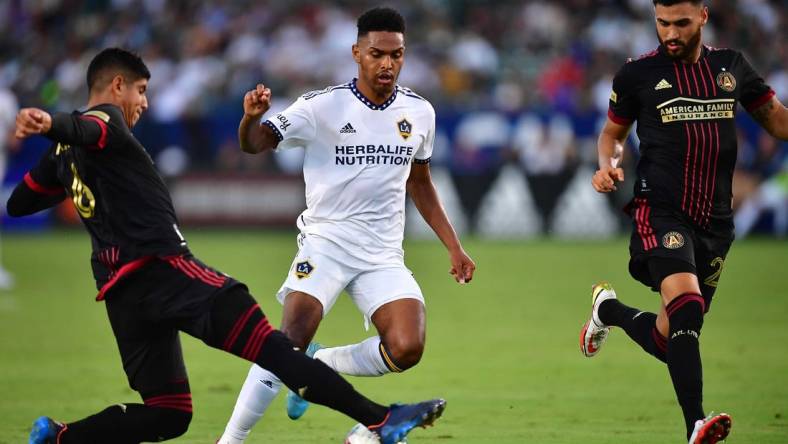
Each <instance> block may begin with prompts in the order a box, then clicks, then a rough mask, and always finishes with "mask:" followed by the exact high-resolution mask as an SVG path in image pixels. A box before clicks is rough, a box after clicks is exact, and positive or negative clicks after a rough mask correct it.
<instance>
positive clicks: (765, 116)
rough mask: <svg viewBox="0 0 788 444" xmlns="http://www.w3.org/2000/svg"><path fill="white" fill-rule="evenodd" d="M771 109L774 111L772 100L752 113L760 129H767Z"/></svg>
mask: <svg viewBox="0 0 788 444" xmlns="http://www.w3.org/2000/svg"><path fill="white" fill-rule="evenodd" d="M772 109H774V100H769V101H768V102H766V103H764V104H763V106H761V107H759V108H758V109H755V110H753V111H752V113H751V114H752V117H753V119H755V121H756V122H758V123H759V124H760V125H761V126H762V127H764V128H768V127H769V117H770V114H771V113H772Z"/></svg>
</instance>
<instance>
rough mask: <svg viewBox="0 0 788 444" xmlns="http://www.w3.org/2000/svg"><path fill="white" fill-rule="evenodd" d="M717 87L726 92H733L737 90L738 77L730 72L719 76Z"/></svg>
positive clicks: (724, 72)
mask: <svg viewBox="0 0 788 444" xmlns="http://www.w3.org/2000/svg"><path fill="white" fill-rule="evenodd" d="M717 85H718V86H719V87H720V88H722V89H724V90H725V91H728V92H731V91H733V90H734V89H736V77H733V74H731V73H729V72H728V71H723V72H721V73H719V74H717Z"/></svg>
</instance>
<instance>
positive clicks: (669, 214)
mask: <svg viewBox="0 0 788 444" xmlns="http://www.w3.org/2000/svg"><path fill="white" fill-rule="evenodd" d="M629 213H630V215H631V216H632V237H631V238H630V241H629V254H630V259H629V273H630V274H631V275H632V277H634V278H635V279H637V280H638V281H640V282H642V283H643V284H645V285H647V286H648V287H651V289H652V290H654V291H659V287H660V284H661V283H662V280H663V279H665V278H666V277H668V276H670V275H671V274H675V273H684V272H686V273H693V274H695V275H696V276H697V277H698V282H699V284H700V290H701V294H702V296H703V299H705V300H706V310H707V311H708V308H709V306H710V305H711V299H712V297H713V296H714V291H715V290H716V289H717V283H718V281H719V278H720V275H721V274H722V269H723V266H724V264H725V257H726V256H727V254H728V250H729V249H730V247H731V243H733V230H732V229H720V230H715V231H710V230H704V229H700V228H698V227H695V226H693V225H692V224H690V223H689V222H688V221H687V220H686V218H685V217H684V216H683V215H682V214H681V213H680V212H678V211H676V210H671V209H666V208H662V207H659V206H650V205H649V203H648V201H647V200H646V199H645V198H635V199H634V200H633V201H632V204H630V206H629Z"/></svg>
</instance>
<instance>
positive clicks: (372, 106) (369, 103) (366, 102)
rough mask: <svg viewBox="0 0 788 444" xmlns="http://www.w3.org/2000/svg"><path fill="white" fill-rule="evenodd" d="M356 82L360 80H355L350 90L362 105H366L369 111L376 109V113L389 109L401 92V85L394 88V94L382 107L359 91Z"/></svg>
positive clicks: (351, 83)
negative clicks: (399, 91) (398, 92)
mask: <svg viewBox="0 0 788 444" xmlns="http://www.w3.org/2000/svg"><path fill="white" fill-rule="evenodd" d="M356 81H358V79H357V78H354V79H353V81H352V82H350V90H351V91H353V94H354V95H355V96H356V98H357V99H358V100H360V101H361V103H363V104H364V105H367V106H368V107H369V109H374V110H376V111H378V110H379V111H383V110H384V109H386V108H388V107H389V105H391V104H392V103H394V99H396V98H397V91H398V90H399V85H395V86H394V93H392V94H391V97H389V98H388V100H386V101H385V102H383V103H382V104H380V105H375V103H373V102H372V101H371V100H369V99H368V98H367V96H365V95H364V94H362V93H361V91H359V90H358V88H357V87H356Z"/></svg>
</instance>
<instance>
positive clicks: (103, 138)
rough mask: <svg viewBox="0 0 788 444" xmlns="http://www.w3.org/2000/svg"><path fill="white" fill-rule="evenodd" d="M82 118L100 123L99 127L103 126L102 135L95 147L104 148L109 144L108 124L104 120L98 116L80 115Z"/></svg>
mask: <svg viewBox="0 0 788 444" xmlns="http://www.w3.org/2000/svg"><path fill="white" fill-rule="evenodd" d="M79 118H80V119H82V120H90V121H93V122H96V123H98V125H99V128H101V136H100V137H99V140H98V142H96V145H95V147H96V148H98V149H100V150H101V149H104V147H105V146H107V124H106V122H104V121H103V120H101V119H99V118H98V117H96V116H79Z"/></svg>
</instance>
